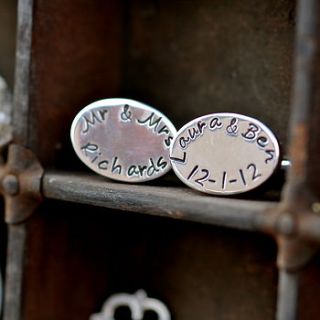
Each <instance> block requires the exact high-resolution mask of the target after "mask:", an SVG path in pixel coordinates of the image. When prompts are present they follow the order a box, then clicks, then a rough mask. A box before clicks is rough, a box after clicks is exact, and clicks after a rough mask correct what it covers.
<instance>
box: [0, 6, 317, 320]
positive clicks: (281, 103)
mask: <svg viewBox="0 0 320 320" xmlns="http://www.w3.org/2000/svg"><path fill="white" fill-rule="evenodd" d="M302 2H304V1H301V3H302ZM305 3H306V5H310V4H311V2H310V0H307V1H305ZM313 3H314V2H313ZM293 6H294V3H293V1H280V2H279V1H276V0H268V1H261V2H259V3H258V4H257V2H256V1H253V0H248V1H240V0H235V1H226V2H224V1H221V2H215V3H213V2H212V1H206V0H201V1H197V2H185V1H184V2H183V1H175V2H170V3H169V2H156V1H132V2H130V3H127V2H124V3H122V2H119V1H100V0H95V1H87V0H84V1H68V2H65V1H62V0H53V1H45V0H34V2H33V1H32V0H21V1H20V5H19V30H18V46H17V71H16V76H17V78H16V88H15V103H14V106H15V113H14V126H15V132H14V138H15V141H16V142H17V143H19V144H22V145H24V146H28V147H30V148H31V149H32V150H33V152H34V154H36V156H37V158H38V159H39V160H40V162H41V163H42V164H43V165H44V166H45V167H48V166H55V167H58V168H61V167H63V168H68V170H71V169H72V170H74V167H75V166H79V164H78V162H76V161H74V159H75V158H74V157H72V156H71V155H72V153H71V152H70V150H71V148H70V143H69V138H68V131H69V124H70V123H71V119H72V117H73V116H74V115H75V114H76V112H77V111H78V110H79V108H81V106H82V105H85V104H87V103H89V102H91V101H93V100H96V99H99V98H106V97H108V96H114V95H117V96H118V95H120V94H121V95H123V94H125V95H126V96H128V97H132V98H137V99H141V100H144V101H146V102H148V103H151V104H155V105H159V106H163V109H161V110H162V111H165V112H166V113H167V114H168V115H169V116H170V118H171V119H172V121H173V122H174V123H176V124H178V125H179V124H183V123H184V122H186V121H188V120H190V118H192V117H194V116H196V115H202V114H205V113H211V112H213V111H222V110H223V111H234V112H241V113H246V114H247V115H251V116H254V117H256V118H258V119H260V120H263V121H264V122H266V124H268V125H269V126H270V127H271V128H272V129H273V130H274V131H275V132H276V133H277V134H278V135H279V137H280V140H281V141H282V142H283V143H284V150H286V127H287V121H288V113H289V107H288V106H289V103H288V97H289V87H290V77H291V68H290V65H291V57H292V55H291V52H292V50H291V49H292V36H293V26H294V21H293V18H292V17H293V14H292V12H293ZM306 21H307V20H306ZM310 21H311V22H312V21H313V20H312V19H311V20H310ZM308 23H309V22H308ZM61 26H63V27H61ZM311 38H312V37H311ZM305 39H306V45H302V50H301V55H302V56H303V57H304V58H303V59H304V63H303V64H304V65H305V64H306V65H307V68H304V67H303V66H301V70H300V69H299V68H300V67H299V68H298V69H299V70H300V71H297V74H299V75H300V76H301V75H302V74H303V72H305V70H307V73H305V74H304V76H302V78H299V77H300V76H299V77H298V78H299V79H300V80H299V81H297V83H298V82H299V86H301V87H299V88H300V89H299V88H296V89H295V90H298V91H299V90H302V95H301V96H300V95H299V93H297V98H296V99H295V101H297V99H300V102H299V103H298V102H295V110H296V111H295V113H294V117H293V119H294V120H293V124H292V128H293V129H292V132H293V136H294V140H293V141H294V142H293V143H292V148H291V155H292V158H293V161H294V167H293V169H292V171H291V172H292V173H291V176H290V177H289V183H288V185H287V191H286V193H285V195H284V202H283V203H282V205H281V206H280V207H279V208H280V209H278V210H277V211H276V210H275V209H276V208H275V207H276V206H277V203H271V202H263V201H261V202H260V201H252V202H251V201H249V200H232V201H231V200H230V199H219V200H217V199H214V198H209V197H204V196H201V195H199V194H196V193H195V192H192V191H185V190H183V189H180V188H176V189H175V188H170V187H169V188H167V187H166V188H161V187H154V186H150V185H148V186H130V189H128V186H125V185H121V184H116V183H114V184H112V183H109V182H108V183H106V181H105V180H102V179H99V178H97V177H95V178H91V177H88V176H79V175H69V174H68V175H63V174H56V173H50V172H48V173H46V175H45V177H44V180H43V194H44V196H45V197H47V198H53V199H59V200H68V201H73V202H79V203H82V204H89V205H96V206H102V207H104V208H100V209H99V208H94V209H93V208H92V207H91V206H90V207H82V206H81V208H80V207H76V204H72V205H71V204H69V203H63V204H58V203H51V202H49V203H47V204H44V206H43V207H41V208H40V210H39V215H34V217H32V219H28V221H27V223H26V224H25V225H23V227H25V228H26V229H25V231H24V232H25V233H20V231H21V230H22V229H21V230H20V231H19V232H18V231H17V232H16V231H13V230H17V229H14V228H15V227H16V226H12V227H10V229H11V231H13V232H12V233H11V238H10V239H11V240H10V242H11V243H10V245H9V248H11V249H10V252H11V254H10V255H9V256H8V268H10V269H8V282H7V291H9V292H13V294H14V295H15V297H13V296H9V297H8V299H7V300H6V304H7V306H6V307H7V311H6V313H5V319H6V320H20V319H21V318H24V319H32V320H35V319H46V318H48V317H54V318H55V319H64V318H65V319H69V317H70V314H73V313H74V312H75V311H76V312H77V313H78V314H80V317H82V316H83V318H86V319H87V318H88V315H89V314H90V313H92V311H94V310H92V309H93V308H98V304H99V301H102V300H103V299H104V298H105V297H106V295H105V291H106V290H110V291H112V290H126V289H127V287H128V284H129V285H131V286H132V287H133V286H135V285H136V284H137V283H139V287H140V283H141V281H145V283H147V284H148V285H149V286H150V287H151V288H152V289H153V290H156V291H157V290H158V291H159V292H160V293H161V294H162V295H166V297H167V299H168V300H169V301H170V302H171V303H172V304H173V305H174V306H175V307H176V313H175V315H176V317H177V318H181V319H186V320H187V319H194V318H196V317H200V318H201V319H212V318H215V319H221V320H225V319H230V318H234V317H237V319H247V317H248V314H250V315H251V317H252V318H253V319H273V317H274V312H275V306H274V303H275V299H274V294H275V291H276V290H275V280H276V279H275V268H274V267H273V264H272V263H271V261H272V260H274V254H273V253H274V252H273V250H272V249H270V247H268V245H267V244H266V243H264V242H262V243H260V245H261V246H258V247H257V246H255V243H254V242H255V240H254V239H256V238H250V239H249V240H244V239H245V237H246V235H242V236H235V235H234V234H232V235H231V236H230V239H229V240H228V236H227V235H226V234H225V232H228V231H227V230H225V229H224V230H223V231H220V232H219V231H217V230H213V229H211V228H212V227H210V229H208V230H207V234H208V235H204V233H203V232H204V229H202V228H209V227H205V226H200V225H191V224H190V229H188V228H184V227H183V228H182V227H181V228H182V229H183V230H182V229H181V230H182V231H181V232H178V233H177V229H176V227H173V224H175V226H176V223H177V221H169V220H166V222H159V221H158V220H157V221H153V222H150V221H151V220H150V221H149V222H150V224H149V222H148V223H146V224H143V223H142V222H141V221H146V220H143V219H149V218H148V217H142V216H141V217H139V219H142V220H136V217H135V215H127V217H126V218H125V219H123V218H122V216H121V217H120V215H119V214H118V213H115V214H114V219H115V220H117V221H116V223H115V224H113V223H112V222H111V221H110V220H109V219H110V215H109V214H110V208H113V209H117V210H124V211H134V212H141V213H148V214H153V215H161V216H166V217H174V218H177V219H179V218H180V219H185V220H191V221H197V222H203V223H208V224H214V225H218V226H224V227H232V228H238V229H242V230H250V231H259V230H263V231H267V232H271V233H272V234H273V235H274V236H275V237H277V239H278V244H279V248H280V250H279V256H278V262H279V266H280V267H281V273H280V288H279V307H278V319H281V320H284V319H289V317H291V316H292V317H294V316H295V314H296V306H297V305H296V297H297V295H296V293H297V289H298V281H296V280H297V278H296V276H295V274H294V273H293V270H292V269H299V268H300V267H301V266H302V265H304V264H305V262H306V261H308V260H309V258H310V256H311V254H310V253H309V250H310V252H311V253H313V244H312V245H311V244H309V243H313V242H314V240H316V241H318V240H317V239H318V238H319V234H318V230H317V225H318V217H317V209H316V208H317V205H316V204H317V202H316V201H315V200H314V199H317V197H316V196H315V195H316V194H317V192H319V190H320V189H317V179H316V177H317V176H319V175H317V173H318V171H317V170H318V169H317V168H318V167H317V164H316V159H317V157H316V154H318V152H317V150H319V146H318V143H319V141H317V139H313V138H312V135H310V131H309V130H310V129H312V132H313V133H314V134H316V133H317V132H318V131H316V130H315V129H317V121H316V117H313V118H312V119H310V120H311V122H310V123H311V125H310V126H309V125H307V126H305V123H304V121H305V120H306V119H307V118H308V116H306V114H304V112H305V111H301V110H300V111H299V110H298V109H299V108H300V107H301V105H303V104H306V105H307V108H303V110H307V109H308V108H309V107H310V104H309V100H308V99H309V98H310V96H308V93H307V91H308V90H309V89H310V88H311V87H313V84H314V81H311V80H310V77H311V76H313V75H314V74H313V73H312V72H309V71H310V69H312V68H314V70H316V67H315V65H314V64H313V60H312V59H313V58H314V56H313V53H312V52H313V50H312V48H313V44H314V42H313V40H311V41H310V43H309V42H308V41H307V40H308V39H309V38H308V37H306V38H305ZM231 47H232V50H230V48H231ZM310 48H311V49H310ZM310 66H312V68H311V67H310ZM308 70H309V71H308ZM301 72H302V73H301ZM305 80H307V81H305ZM309 80H310V81H309ZM296 86H297V87H298V85H296ZM311 91H312V90H311ZM312 92H313V93H314V91H312ZM230 93H231V94H230ZM315 98H317V97H315ZM316 100H317V99H315V101H316ZM309 109H310V108H309ZM315 111H316V109H313V112H315ZM307 114H308V112H307ZM318 114H320V110H319V112H318ZM295 119H296V120H297V119H298V120H297V121H296V120H295ZM49 129H50V130H49ZM318 130H319V129H318ZM48 132H50V134H49V133H48ZM316 136H319V135H316ZM296 137H297V138H296ZM310 138H311V139H310ZM44 139H45V143H40V142H42V141H44ZM305 145H308V150H305V151H304V152H302V153H300V152H299V150H300V148H304V147H305ZM310 151H311V153H310ZM17 154H18V152H17ZM313 154H314V155H315V156H313ZM310 155H311V156H310ZM28 157H29V156H28ZM10 158H11V159H14V157H13V156H10V157H9V159H10ZM29 160H30V162H31V163H33V164H30V166H29V165H27V164H26V163H25V164H21V168H22V171H23V172H26V175H24V174H23V173H21V172H20V171H19V170H20V169H19V168H17V171H14V170H13V171H10V172H9V171H8V173H9V174H8V175H6V176H4V175H3V178H4V179H3V180H2V183H3V186H4V189H5V190H6V192H7V195H6V197H8V198H9V199H11V200H12V208H14V211H15V212H18V211H19V210H18V209H19V208H20V209H21V207H18V203H19V201H15V200H18V199H19V197H20V194H21V193H23V192H24V191H28V190H33V191H34V193H33V192H31V194H32V197H33V196H36V198H37V199H38V200H39V198H38V197H39V193H38V192H39V181H40V178H39V177H40V168H39V167H38V169H39V171H38V170H36V168H35V167H34V165H35V164H36V161H35V159H34V158H32V156H31V155H30V158H29ZM11 161H12V160H11ZM27 162H28V161H27ZM309 168H310V169H309ZM18 169H19V170H18ZM33 169H35V171H33ZM16 172H18V174H17V173H16ZM28 172H29V174H28ZM35 172H37V173H36V174H35ZM33 174H35V177H36V178H31V177H32V175H33ZM305 175H306V176H307V178H305ZM28 179H29V180H28ZM17 182H18V183H17ZM29 182H30V183H31V184H32V182H34V183H35V184H34V185H31V186H29V184H28V183H29ZM106 186H107V187H106ZM302 187H303V188H302ZM304 187H306V188H305V190H306V189H307V188H309V189H312V192H299V191H301V190H302V189H304ZM4 189H3V190H4ZM300 193H301V194H300ZM309 195H311V196H310V197H309ZM296 196H299V197H298V198H297V200H294V201H293V199H296ZM32 197H31V198H32ZM310 199H311V201H310ZM11 200H10V201H11ZM33 200H34V199H33ZM10 201H9V202H10ZM33 203H34V204H35V203H36V202H33ZM306 203H308V207H307V206H306V205H305V204H306ZM24 205H26V202H24ZM311 207H314V209H315V210H313V212H311V211H310V210H309V209H310V208H311ZM31 208H32V206H31ZM75 208H78V209H79V212H81V215H82V216H81V215H80V214H79V212H77V213H76V214H74V213H71V211H72V212H74V209H75ZM106 208H107V210H106ZM306 209H307V211H308V212H309V211H310V212H309V213H310V214H302V213H303V212H304V211H306ZM267 210H270V211H269V212H267ZM32 211H33V210H32ZM30 212H31V211H30ZM272 212H275V214H272ZM105 213H108V214H105ZM123 214H126V213H123ZM71 216H72V218H70V217H71ZM8 217H9V218H8ZM8 217H7V219H8V221H10V222H18V221H19V220H20V219H24V218H25V216H23V217H22V216H19V217H18V218H17V216H14V215H12V214H9V215H8ZM302 217H303V218H302ZM307 217H308V219H307ZM69 219H70V220H69ZM81 219H82V220H81ZM137 219H138V218H137ZM153 219H158V218H156V217H154V218H153ZM164 220H165V219H163V221H164ZM124 221H125V223H124ZM315 221H316V223H314V222H315ZM29 222H30V223H29ZM140 223H142V225H140ZM162 223H164V224H162ZM179 223H180V224H182V223H183V222H179ZM151 224H152V226H153V227H152V228H150V225H151ZM18 227H20V226H18ZM124 227H125V228H124ZM133 227H136V228H133ZM149 228H150V229H149ZM200 228H201V229H200ZM168 230H171V231H170V232H168ZM195 230H199V231H195ZM145 232H146V233H147V235H146V236H141V235H145ZM168 233H169V234H171V237H169V239H170V241H168V237H167V236H168ZM25 235H30V238H29V239H27V240H26V238H25ZM122 236H123V238H122ZM250 236H251V237H255V236H256V235H254V234H251V235H250ZM141 237H142V238H143V240H141V241H140V240H139V239H141ZM211 237H213V238H214V240H208V239H209V238H210V239H211ZM308 237H309V238H310V240H312V241H310V242H309V241H308V242H306V241H305V239H309V238H308ZM186 238H188V241H186ZM88 239H89V241H88ZM115 239H121V241H123V242H122V246H121V245H120V247H119V246H117V247H116V246H115V245H114V240H115ZM159 239H161V240H159ZM252 239H253V241H252ZM302 240H303V241H302ZM26 242H28V243H26ZM150 243H155V245H154V246H153V245H151V246H150ZM132 244H135V245H132ZM10 246H11V247H10ZM14 248H16V251H14ZM26 248H27V249H28V259H25V257H24V255H23V254H24V250H25V249H26ZM150 248H151V249H150ZM239 248H241V250H240V249H239ZM121 250H123V252H122V251H121ZM15 252H16V254H14V253H15ZM119 252H120V253H121V254H119ZM132 252H133V253H132ZM141 252H142V254H141ZM143 252H147V253H146V254H143ZM164 252H169V253H168V254H167V255H165V257H166V258H167V259H161V258H163V254H164ZM195 252H196V254H195ZM270 252H272V254H270ZM153 254H154V259H155V260H152V258H151V260H152V261H151V262H150V255H151V257H153V256H152V255H153ZM119 256H121V258H119ZM203 257H205V258H203ZM257 257H258V258H257ZM113 258H115V259H116V261H113V260H112V259H113ZM43 265H47V266H48V268H43ZM97 266H98V267H97ZM131 266H133V268H130V267H131ZM97 268H98V270H97ZM153 268H154V269H153ZM132 270H134V271H135V272H133V271H132ZM120 271H121V272H120ZM123 274H125V276H124V275H123ZM57 275H59V276H57ZM145 277H147V279H146V278H145ZM39 279H40V281H39ZM41 279H42V280H43V281H41ZM70 279H71V280H70ZM79 279H82V280H83V282H82V286H81V288H80V289H79V290H76V291H75V290H74V288H75V287H76V286H77V287H78V282H79ZM112 281H117V283H116V282H114V283H112ZM207 283H209V285H207ZM106 288H107V289H106ZM168 288H173V289H172V290H169V291H170V292H168ZM199 288H200V289H199ZM135 289H136V288H133V290H135ZM70 292H73V293H74V294H73V295H72V296H70ZM244 292H246V293H247V294H243V293H244ZM22 294H24V295H23V298H24V299H25V300H24V302H25V305H24V306H23V311H21V312H20V310H21V305H22V302H21V299H22ZM195 294H196V296H197V297H201V298H202V299H201V300H200V299H194V297H195ZM44 297H45V299H44ZM253 298H254V299H253ZM195 300H196V301H195ZM79 301H84V302H83V304H81V305H80V306H79ZM55 302H57V303H56V304H55ZM230 305H232V306H236V307H234V308H233V307H232V308H230ZM186 306H187V308H186ZM79 308H80V309H79ZM96 310H98V309H96ZM197 310H199V311H200V313H199V311H197ZM235 315H236V316H235Z"/></svg>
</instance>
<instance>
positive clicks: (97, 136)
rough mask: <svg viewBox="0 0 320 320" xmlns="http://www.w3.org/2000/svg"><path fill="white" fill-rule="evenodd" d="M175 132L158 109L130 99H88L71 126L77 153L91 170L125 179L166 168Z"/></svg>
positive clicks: (136, 179)
mask: <svg viewBox="0 0 320 320" xmlns="http://www.w3.org/2000/svg"><path fill="white" fill-rule="evenodd" d="M175 134H176V129H175V128H174V126H173V124H172V123H171V122H170V121H169V119H168V118H167V117H166V116H164V115H163V114H162V113H161V112H159V111H158V110H156V109H154V108H152V107H150V106H147V105H145V104H143V103H140V102H138V101H134V100H130V99H105V100H100V101H96V102H94V103H91V104H90V105H88V106H87V107H85V108H84V109H83V110H81V111H80V112H79V113H78V114H77V116H76V117H75V119H74V121H73V123H72V126H71V141H72V144H73V148H74V150H75V152H76V153H77V155H78V157H79V158H80V159H81V160H82V161H83V162H84V163H85V164H86V165H87V166H88V167H89V168H90V169H92V170H93V171H95V172H97V173H99V174H101V175H103V176H105V177H108V178H111V179H115V180H120V181H126V182H142V181H147V180H152V179H155V178H158V177H160V176H162V175H163V174H165V173H166V172H168V171H169V170H170V169H171V164H170V159H169V147H170V145H171V143H172V141H173V137H174V135H175Z"/></svg>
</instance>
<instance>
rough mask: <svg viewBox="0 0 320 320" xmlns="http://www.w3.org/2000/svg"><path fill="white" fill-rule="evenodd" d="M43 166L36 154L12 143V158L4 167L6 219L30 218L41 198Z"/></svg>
mask: <svg viewBox="0 0 320 320" xmlns="http://www.w3.org/2000/svg"><path fill="white" fill-rule="evenodd" d="M42 174H43V169H42V167H41V165H40V164H39V162H38V161H37V159H36V157H35V156H34V154H33V153H32V152H31V151H30V150H28V149H26V148H23V147H21V146H19V145H16V144H11V145H10V147H9V151H8V161H7V163H6V164H5V165H3V166H2V167H0V180H1V186H0V191H1V193H2V194H3V195H4V198H5V220H6V222H7V223H9V224H12V223H19V222H22V221H24V220H25V219H27V218H28V217H29V216H30V215H31V214H32V213H33V212H34V210H35V208H36V207H37V206H38V205H39V203H40V202H41V199H42V196H41V193H40V185H41V178H42Z"/></svg>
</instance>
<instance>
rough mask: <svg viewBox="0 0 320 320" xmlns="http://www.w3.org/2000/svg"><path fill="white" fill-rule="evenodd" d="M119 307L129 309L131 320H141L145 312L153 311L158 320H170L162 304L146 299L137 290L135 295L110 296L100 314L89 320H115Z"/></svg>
mask: <svg viewBox="0 0 320 320" xmlns="http://www.w3.org/2000/svg"><path fill="white" fill-rule="evenodd" d="M120 307H127V308H129V310H130V312H131V318H132V320H143V316H144V314H145V312H146V311H153V312H154V313H155V314H156V315H157V319H159V320H170V319H171V315H170V312H169V310H168V308H167V307H166V305H165V304H164V303H163V302H161V301H160V300H157V299H153V298H148V296H147V294H146V292H145V291H144V290H138V291H137V292H136V293H135V294H127V293H118V294H114V295H112V296H111V297H110V298H109V299H108V300H107V301H106V302H105V303H104V305H103V307H102V311H101V313H97V314H93V315H92V316H91V317H90V320H115V319H114V316H115V312H116V310H117V309H118V308H120Z"/></svg>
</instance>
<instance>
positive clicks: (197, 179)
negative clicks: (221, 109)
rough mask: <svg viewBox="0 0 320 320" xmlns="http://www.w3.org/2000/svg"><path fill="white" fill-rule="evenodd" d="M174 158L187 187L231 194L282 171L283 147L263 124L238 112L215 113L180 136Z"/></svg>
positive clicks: (191, 124) (173, 149)
mask: <svg viewBox="0 0 320 320" xmlns="http://www.w3.org/2000/svg"><path fill="white" fill-rule="evenodd" d="M170 159H171V163H172V167H173V170H174V171H175V173H176V175H177V176H178V178H180V180H181V181H182V182H184V183H185V184H186V185H187V186H189V187H191V188H193V189H196V190H198V191H201V192H204V193H209V194H214V195H232V194H238V193H243V192H247V191H250V190H252V189H255V188H257V187H258V186H260V185H261V184H263V183H264V182H265V181H266V180H268V179H269V178H270V177H271V176H272V174H273V173H274V171H275V169H276V168H277V167H278V166H279V159H280V148H279V144H278V141H277V139H276V137H275V136H274V134H273V133H272V132H271V130H270V129H269V128H267V126H265V125H264V124H263V123H261V122H260V121H258V120H256V119H254V118H250V117H247V116H244V115H240V114H235V113H213V114H209V115H206V116H202V117H199V118H197V119H194V120H192V121H190V122H189V123H187V124H186V125H185V126H183V127H182V128H181V129H180V130H179V131H178V133H177V135H176V136H175V138H174V141H173V143H172V145H171V148H170ZM286 164H287V163H286Z"/></svg>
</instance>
